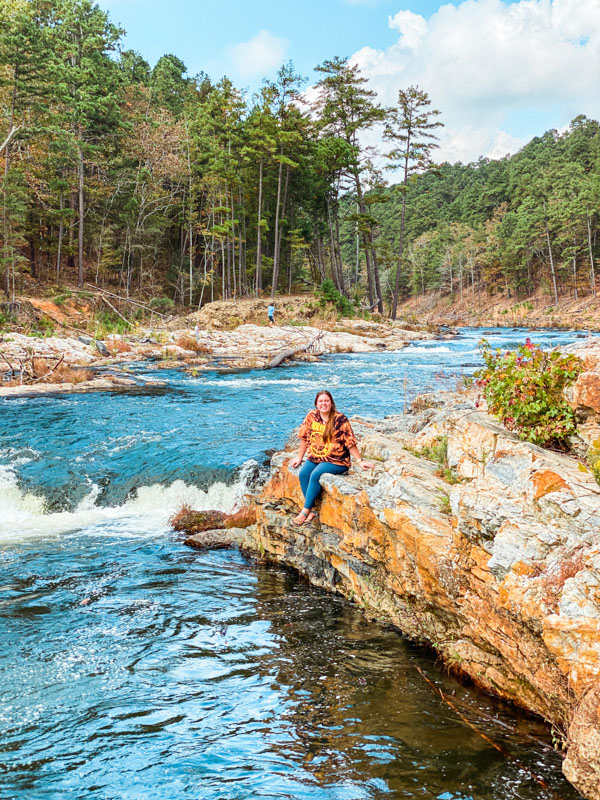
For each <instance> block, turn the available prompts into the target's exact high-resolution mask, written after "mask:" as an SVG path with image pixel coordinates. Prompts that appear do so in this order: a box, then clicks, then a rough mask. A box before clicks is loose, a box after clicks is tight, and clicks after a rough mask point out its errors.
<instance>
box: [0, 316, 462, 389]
mask: <svg viewBox="0 0 600 800" xmlns="http://www.w3.org/2000/svg"><path fill="white" fill-rule="evenodd" d="M190 326H193V327H190ZM171 327H172V329H171V328H165V327H162V328H152V329H150V328H142V329H140V330H139V331H137V332H136V333H135V334H133V333H132V334H128V335H118V334H113V335H110V336H107V337H106V338H105V339H104V340H102V341H98V340H95V339H93V338H92V337H90V336H88V335H81V336H79V337H67V336H61V337H56V336H53V337H48V338H45V339H38V338H34V337H30V336H25V335H24V334H21V333H6V334H4V335H3V336H2V338H1V339H0V375H3V379H4V380H3V383H4V385H2V384H0V396H10V395H12V394H23V393H26V394H29V393H32V392H24V389H23V384H25V383H28V384H29V388H31V386H32V381H31V380H29V381H27V380H23V375H24V373H25V372H26V371H27V370H26V367H27V366H30V365H31V364H34V363H35V362H43V365H44V366H43V367H42V369H41V370H40V371H41V373H42V377H41V378H36V377H35V376H34V377H33V380H34V381H35V383H34V385H35V391H34V393H40V392H42V391H43V387H46V388H47V390H48V391H55V389H54V388H50V387H51V386H52V387H54V385H59V386H60V387H61V388H60V391H70V390H71V389H72V386H71V384H72V385H73V386H76V387H77V389H76V391H93V390H99V389H104V388H106V387H107V382H109V383H111V385H112V388H115V387H116V386H118V385H119V381H121V385H124V386H126V385H130V384H132V385H135V384H136V381H134V380H132V379H131V378H128V377H127V376H126V375H121V376H119V375H117V376H114V377H110V376H104V377H103V381H104V383H99V378H98V377H97V376H94V377H93V379H91V380H89V381H81V382H77V383H75V382H74V381H71V382H69V381H68V380H67V381H62V382H61V383H60V384H54V383H53V377H54V372H53V366H54V365H57V364H58V363H59V362H60V364H61V366H68V367H73V368H79V367H86V368H88V369H91V370H95V369H97V368H100V367H102V368H103V367H106V366H108V365H125V364H127V363H129V362H134V361H135V362H138V361H152V362H154V363H155V364H156V365H157V366H159V367H177V368H182V369H188V370H190V371H191V372H192V373H198V372H201V371H203V370H215V369H217V370H221V371H230V370H239V369H257V368H266V367H269V366H272V365H273V361H274V359H277V358H278V357H280V356H283V355H285V354H289V355H288V356H287V357H288V358H294V359H295V360H317V359H318V358H319V357H320V356H321V355H324V354H328V353H364V352H379V351H384V350H400V349H402V348H403V347H405V346H406V345H407V344H408V343H410V342H412V341H416V340H425V339H433V338H445V337H447V336H451V335H452V334H451V332H449V331H443V332H440V333H432V332H428V331H425V330H408V329H406V328H403V327H402V326H401V325H399V324H378V323H374V322H368V321H364V320H342V321H341V322H340V323H337V324H335V325H332V326H330V327H331V329H326V328H324V327H312V326H295V325H287V326H273V327H267V326H262V325H255V324H250V323H248V324H244V325H240V326H239V327H237V328H236V329H235V330H218V329H208V328H200V327H198V321H197V318H196V317H195V316H192V317H191V318H185V319H183V320H179V323H178V324H177V325H175V326H173V325H172V326H171ZM29 372H30V373H31V372H32V370H29ZM30 377H31V375H30ZM70 377H74V376H73V375H71V376H70Z"/></svg>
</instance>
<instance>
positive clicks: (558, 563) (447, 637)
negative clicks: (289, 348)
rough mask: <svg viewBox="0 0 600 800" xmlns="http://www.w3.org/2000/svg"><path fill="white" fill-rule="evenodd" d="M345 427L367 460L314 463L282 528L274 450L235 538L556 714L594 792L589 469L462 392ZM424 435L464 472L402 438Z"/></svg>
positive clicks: (598, 612)
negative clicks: (449, 475) (316, 473)
mask: <svg viewBox="0 0 600 800" xmlns="http://www.w3.org/2000/svg"><path fill="white" fill-rule="evenodd" d="M420 420H421V423H422V424H421V423H420ZM394 425H395V427H394ZM353 426H354V427H355V430H356V431H357V434H358V437H359V441H360V443H361V449H362V451H363V453H364V454H365V455H367V456H368V455H370V456H371V458H373V457H375V456H376V455H377V456H378V457H379V458H381V459H383V460H382V461H380V462H378V465H377V469H376V470H374V471H373V473H355V472H354V471H351V472H349V473H348V474H346V475H344V476H341V477H340V476H324V477H323V479H322V485H323V486H324V492H323V500H322V502H321V507H320V523H319V524H318V525H316V526H307V527H306V529H304V528H301V529H294V528H293V526H291V525H290V523H289V519H290V517H291V515H292V514H293V513H295V509H296V508H298V507H299V506H300V505H301V504H302V497H301V494H300V490H299V483H298V478H297V475H296V474H295V473H293V472H291V471H290V470H289V468H288V464H289V455H290V454H289V453H282V454H278V455H276V456H275V457H274V458H273V461H272V477H271V479H270V481H269V482H268V483H267V485H266V486H265V487H264V490H263V492H262V495H261V497H260V498H259V502H258V506H257V514H258V521H257V524H256V525H255V526H254V527H251V528H249V529H248V533H247V538H246V540H245V546H247V547H249V548H254V549H255V550H258V549H260V552H261V554H262V555H263V556H264V557H265V558H267V559H272V560H275V561H278V562H282V563H285V564H288V565H290V566H293V567H295V568H296V569H298V570H299V571H300V572H301V573H302V574H304V575H306V576H307V577H308V578H309V579H310V580H311V581H312V582H314V583H315V584H317V585H319V586H322V587H324V588H327V589H329V590H331V591H336V592H339V593H341V594H344V595H346V596H347V597H350V598H353V600H354V601H355V602H357V603H358V604H359V605H361V606H363V607H364V609H365V611H366V613H367V614H369V615H370V616H372V617H375V618H377V619H380V620H382V621H386V622H391V623H392V624H394V625H396V626H397V627H398V628H400V629H401V630H402V631H403V632H404V633H406V634H407V635H409V636H411V637H413V638H415V639H418V640H426V641H428V642H429V643H430V644H432V645H433V646H434V647H436V648H437V650H438V651H439V653H440V655H441V657H442V658H444V659H446V660H447V661H449V662H451V663H452V667H453V669H455V670H456V669H459V670H462V671H463V672H464V673H465V674H466V675H468V676H469V677H470V678H471V679H472V680H474V681H475V682H476V683H477V684H479V685H480V686H482V687H484V688H485V689H486V690H488V691H491V692H494V693H495V694H497V695H499V696H501V697H504V698H507V699H509V700H512V701H513V702H515V703H518V704H519V705H521V706H523V707H525V708H528V709H529V710H531V711H534V712H535V713H538V714H540V715H542V716H543V717H544V718H545V719H547V720H548V721H549V722H550V723H551V724H552V725H554V726H555V728H556V729H557V730H563V731H566V730H567V728H569V726H570V728H569V743H570V747H571V748H573V754H572V756H570V761H569V759H567V761H566V762H565V764H566V765H569V766H565V773H566V774H567V777H569V779H570V780H572V781H573V783H574V784H575V785H576V786H577V788H578V789H579V790H580V791H583V792H584V793H585V794H586V796H588V797H590V798H591V797H597V796H598V794H597V793H596V794H594V792H597V789H598V786H600V783H599V781H600V737H597V738H596V737H595V736H593V737H591V739H590V738H589V736H588V739H587V740H586V743H585V744H584V734H585V733H586V732H588V733H589V729H590V726H592V727H593V725H594V724H596V725H597V723H598V721H597V720H596V718H595V717H594V716H593V714H592V711H594V714H595V713H596V710H597V706H593V704H592V703H591V701H590V700H589V698H588V694H589V692H590V691H591V690H592V688H594V691H595V687H597V685H598V681H599V675H600V543H599V542H598V531H599V530H600V486H598V484H597V483H596V482H595V480H594V478H593V476H592V475H591V472H589V471H588V472H585V471H584V472H582V471H581V470H580V469H579V464H577V462H576V461H574V460H573V459H571V458H567V457H565V456H562V455H560V454H555V453H551V452H548V451H544V450H542V449H541V448H539V447H536V446H535V445H531V444H528V443H525V442H521V441H519V440H518V439H517V438H516V437H515V436H514V435H513V434H511V433H510V432H508V431H506V430H505V429H504V428H502V426H500V425H498V423H496V422H495V421H494V420H492V419H490V418H489V417H488V416H487V415H486V414H484V413H481V412H478V411H476V410H475V409H474V408H473V405H472V404H471V405H469V402H468V401H465V399H464V398H457V397H454V398H453V399H452V401H451V402H450V404H449V405H448V406H447V407H442V408H437V409H432V408H428V409H427V408H426V409H425V410H424V411H423V412H422V416H421V415H418V416H417V417H416V418H415V417H409V418H405V417H398V418H397V419H396V420H395V422H394V423H393V424H392V423H390V422H387V421H375V420H373V421H370V422H369V423H368V424H365V425H363V424H362V422H361V421H360V420H356V421H354V422H353ZM410 430H414V431H416V433H412V434H411V433H410ZM439 436H447V439H448V461H449V463H450V464H451V465H452V466H453V467H455V469H456V470H457V471H458V472H459V474H461V475H463V476H464V477H466V478H469V480H466V481H465V482H464V483H458V484H455V485H452V486H451V485H448V484H446V483H444V481H443V480H442V479H441V478H439V477H438V476H437V475H436V474H435V471H436V469H437V465H435V464H432V463H431V462H429V461H426V460H425V459H423V458H419V457H418V456H416V455H415V453H414V452H409V451H408V450H406V449H404V448H405V447H406V446H407V445H408V446H410V447H411V448H412V449H413V450H415V451H418V449H419V448H418V447H415V446H414V445H415V444H416V443H419V444H421V445H422V444H423V443H426V442H432V441H433V440H434V439H435V438H437V437H439ZM586 698H587V699H586ZM584 701H585V702H584ZM581 704H583V705H581ZM580 707H581V708H585V709H587V710H586V711H585V714H584V713H583V711H580V710H579V709H580ZM590 709H591V710H590ZM594 709H596V710H594ZM590 720H591V721H590ZM594 720H595V721H594ZM589 742H591V744H590V743H589ZM569 752H571V751H569Z"/></svg>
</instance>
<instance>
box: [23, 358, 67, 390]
mask: <svg viewBox="0 0 600 800" xmlns="http://www.w3.org/2000/svg"><path fill="white" fill-rule="evenodd" d="M64 360H65V354H64V353H63V354H62V356H61V357H60V358H59V359H58V361H57V362H56V364H55V365H54V366H53V367H52V369H51V370H49V371H48V372H46V373H45V375H42V376H41V377H40V378H35V379H34V380H32V381H31V383H39V382H40V381H44V380H46V378H47V377H48V376H49V375H52V373H53V372H55V371H56V370H57V369H58V368H59V367H60V365H61V364H62V362H63V361H64Z"/></svg>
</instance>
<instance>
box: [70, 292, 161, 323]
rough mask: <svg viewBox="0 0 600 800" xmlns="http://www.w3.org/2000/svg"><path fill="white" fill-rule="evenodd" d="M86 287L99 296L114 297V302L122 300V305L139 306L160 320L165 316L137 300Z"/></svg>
mask: <svg viewBox="0 0 600 800" xmlns="http://www.w3.org/2000/svg"><path fill="white" fill-rule="evenodd" d="M86 286H89V287H90V289H93V290H94V291H95V292H96V293H97V294H99V295H101V296H102V295H108V297H114V299H115V300H122V301H123V302H124V303H129V304H130V305H132V306H139V307H140V308H145V309H146V311H150V312H152V314H157V315H158V316H159V317H161V319H164V318H165V317H166V316H167V315H166V314H161V313H160V311H157V310H156V309H155V308H151V307H150V306H148V305H146V304H145V303H140V301H139V300H132V299H131V298H130V297H121V295H119V294H114V293H113V292H109V291H108V290H107V289H98V287H97V286H94V285H93V284H91V283H87V284H86ZM71 291H72V292H75V293H77V294H87V292H82V291H81V290H77V289H71Z"/></svg>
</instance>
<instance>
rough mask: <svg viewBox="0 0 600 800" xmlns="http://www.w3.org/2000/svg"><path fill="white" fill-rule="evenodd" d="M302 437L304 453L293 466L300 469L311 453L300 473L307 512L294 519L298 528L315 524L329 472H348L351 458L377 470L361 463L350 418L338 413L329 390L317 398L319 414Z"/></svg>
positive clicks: (309, 420)
mask: <svg viewBox="0 0 600 800" xmlns="http://www.w3.org/2000/svg"><path fill="white" fill-rule="evenodd" d="M299 436H300V449H299V450H298V455H297V456H296V458H294V460H293V461H292V462H291V465H290V466H292V467H299V466H300V464H301V463H302V459H303V458H304V454H305V453H306V451H307V450H308V460H307V461H306V463H305V464H304V466H303V467H302V469H301V470H300V486H301V488H302V494H303V495H304V508H303V509H302V511H301V512H300V513H299V514H298V516H297V517H294V520H293V523H294V525H304V523H306V522H312V520H313V519H315V517H316V516H317V514H316V511H315V510H314V508H313V506H314V504H315V501H316V499H317V497H318V496H319V495H320V494H321V484H320V482H319V479H320V477H321V475H324V474H325V473H326V472H328V473H330V474H331V475H343V474H344V473H345V472H348V469H349V467H350V455H352V457H353V458H354V459H355V460H356V461H357V463H358V464H359V466H360V467H361V468H362V469H373V467H374V466H375V465H374V464H371V462H370V461H363V460H362V459H361V457H360V453H359V452H358V447H357V446H356V438H355V436H354V433H353V431H352V428H351V427H350V423H349V422H348V418H347V417H345V416H344V415H343V414H340V412H339V411H337V410H336V407H335V403H334V402H333V397H332V396H331V392H328V391H327V390H323V391H321V392H319V393H318V394H317V396H316V397H315V410H314V411H309V412H308V414H307V415H306V419H305V420H304V422H303V423H302V425H301V426H300V432H299Z"/></svg>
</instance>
